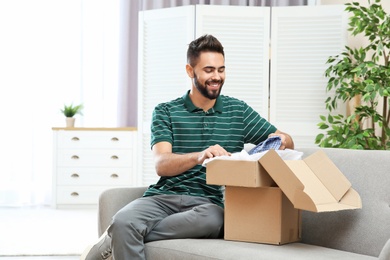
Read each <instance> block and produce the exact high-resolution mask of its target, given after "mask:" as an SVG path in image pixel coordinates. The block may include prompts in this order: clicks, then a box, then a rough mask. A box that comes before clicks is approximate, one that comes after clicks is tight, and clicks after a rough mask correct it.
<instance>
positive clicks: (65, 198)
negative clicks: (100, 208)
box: [56, 186, 110, 205]
mask: <svg viewBox="0 0 390 260" xmlns="http://www.w3.org/2000/svg"><path fill="white" fill-rule="evenodd" d="M108 188H110V187H108V186H107V187H102V186H99V187H61V186H58V187H57V197H56V200H57V204H95V205H96V204H97V203H98V201H99V196H100V194H101V193H102V192H103V191H104V190H106V189H108Z"/></svg>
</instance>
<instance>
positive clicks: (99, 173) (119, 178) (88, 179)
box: [57, 168, 132, 186]
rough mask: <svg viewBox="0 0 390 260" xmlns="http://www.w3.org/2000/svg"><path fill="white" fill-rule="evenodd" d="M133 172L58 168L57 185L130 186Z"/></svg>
mask: <svg viewBox="0 0 390 260" xmlns="http://www.w3.org/2000/svg"><path fill="white" fill-rule="evenodd" d="M131 172H132V168H58V171H57V185H60V186H64V185H68V186H69V185H71V186H89V185H90V186H95V185H100V186H102V185H103V186H104V185H110V186H123V185H130V183H131Z"/></svg>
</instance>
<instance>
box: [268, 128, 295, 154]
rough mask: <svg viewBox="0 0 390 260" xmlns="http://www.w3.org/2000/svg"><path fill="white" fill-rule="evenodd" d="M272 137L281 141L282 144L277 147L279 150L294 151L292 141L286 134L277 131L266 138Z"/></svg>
mask: <svg viewBox="0 0 390 260" xmlns="http://www.w3.org/2000/svg"><path fill="white" fill-rule="evenodd" d="M272 136H279V137H280V140H281V142H282V143H281V145H280V147H279V150H284V149H286V148H288V149H294V142H293V140H292V138H291V136H290V135H288V134H286V133H283V132H281V131H279V130H276V132H275V133H273V134H270V135H268V138H269V137H272Z"/></svg>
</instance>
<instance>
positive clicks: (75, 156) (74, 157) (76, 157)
mask: <svg viewBox="0 0 390 260" xmlns="http://www.w3.org/2000/svg"><path fill="white" fill-rule="evenodd" d="M71 159H72V160H78V159H80V157H78V156H77V155H73V156H72V157H71Z"/></svg>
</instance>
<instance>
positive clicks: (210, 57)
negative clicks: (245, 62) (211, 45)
mask: <svg viewBox="0 0 390 260" xmlns="http://www.w3.org/2000/svg"><path fill="white" fill-rule="evenodd" d="M193 72H194V78H193V83H194V85H195V87H196V89H197V90H198V91H199V92H200V93H201V94H202V95H203V96H204V97H206V98H208V99H216V98H217V97H218V96H219V95H220V94H221V90H222V86H223V83H224V82H225V59H224V57H223V55H222V54H220V53H216V52H203V53H201V55H200V57H199V61H198V64H196V66H195V67H194V68H193Z"/></svg>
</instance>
